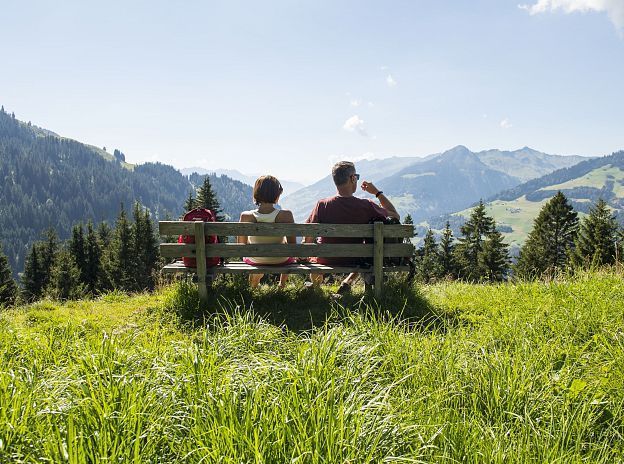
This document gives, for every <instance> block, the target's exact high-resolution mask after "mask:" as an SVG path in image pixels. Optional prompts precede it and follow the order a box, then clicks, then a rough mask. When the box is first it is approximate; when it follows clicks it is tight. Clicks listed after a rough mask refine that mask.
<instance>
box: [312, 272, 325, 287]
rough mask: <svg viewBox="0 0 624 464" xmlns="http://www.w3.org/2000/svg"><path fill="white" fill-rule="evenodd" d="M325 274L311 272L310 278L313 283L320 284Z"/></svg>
mask: <svg viewBox="0 0 624 464" xmlns="http://www.w3.org/2000/svg"><path fill="white" fill-rule="evenodd" d="M324 277H325V276H324V275H323V274H310V280H311V281H312V284H313V285H316V286H319V285H321V284H322V283H323V278H324Z"/></svg>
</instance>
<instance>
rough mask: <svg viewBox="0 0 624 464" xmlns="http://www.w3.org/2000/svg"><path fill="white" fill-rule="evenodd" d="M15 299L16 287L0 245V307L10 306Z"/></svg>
mask: <svg viewBox="0 0 624 464" xmlns="http://www.w3.org/2000/svg"><path fill="white" fill-rule="evenodd" d="M16 297H17V285H16V284H15V281H14V280H13V276H12V275H11V267H10V266H9V260H8V258H7V257H6V255H5V254H4V251H3V250H2V245H1V244H0V307H2V306H11V305H12V304H13V303H14V302H15V298H16Z"/></svg>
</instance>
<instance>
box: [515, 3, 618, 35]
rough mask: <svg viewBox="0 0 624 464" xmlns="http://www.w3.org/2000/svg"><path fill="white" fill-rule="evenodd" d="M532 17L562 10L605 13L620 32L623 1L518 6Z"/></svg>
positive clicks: (567, 11) (566, 11)
mask: <svg viewBox="0 0 624 464" xmlns="http://www.w3.org/2000/svg"><path fill="white" fill-rule="evenodd" d="M518 7H519V8H522V9H523V10H526V11H528V12H529V13H530V14H532V15H536V14H540V13H546V12H548V11H558V10H562V11H563V12H564V13H574V12H581V13H587V12H589V11H596V12H600V13H607V15H608V16H609V19H610V20H611V22H613V24H614V25H615V26H616V27H617V28H618V29H619V30H620V32H621V31H622V29H624V1H622V0H537V3H535V4H533V5H518Z"/></svg>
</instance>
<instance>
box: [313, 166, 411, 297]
mask: <svg viewBox="0 0 624 464" xmlns="http://www.w3.org/2000/svg"><path fill="white" fill-rule="evenodd" d="M332 177H333V179H334V184H336V190H337V191H338V194H337V195H335V196H333V197H329V198H325V199H323V200H319V201H318V202H317V203H316V205H315V206H314V209H313V210H312V213H310V216H309V217H308V219H307V220H306V222H311V223H321V224H323V223H325V224H368V223H369V222H370V221H371V220H373V219H383V218H385V217H393V218H396V219H400V216H399V213H398V212H397V210H396V208H395V207H394V205H393V204H392V203H390V200H388V198H387V197H386V196H385V195H384V194H383V192H382V191H381V190H379V189H378V188H377V187H375V186H374V185H373V184H372V182H367V181H362V185H361V188H362V190H364V191H365V192H367V193H370V194H371V195H375V197H376V198H377V199H378V200H379V202H380V203H381V205H378V204H376V203H375V202H373V201H372V200H369V199H364V198H358V197H355V196H353V194H354V193H355V192H356V190H357V183H358V180H359V179H360V175H359V174H357V173H356V171H355V165H354V164H353V163H351V162H349V161H340V162H339V163H336V164H335V165H334V167H333V168H332ZM303 241H304V243H362V242H363V239H361V238H346V237H345V238H340V237H318V238H317V237H305V238H304V240H303ZM313 261H314V262H317V263H319V264H347V263H350V262H351V263H352V261H353V260H350V258H313ZM356 277H357V274H355V273H352V274H349V276H348V277H347V278H346V279H345V280H344V281H343V282H342V284H341V285H340V288H339V289H338V293H343V292H345V291H348V290H349V289H350V288H351V283H352V282H353V280H354V279H355V278H356ZM311 279H312V282H313V283H314V284H320V283H321V282H322V281H323V275H322V274H313V275H312V276H311Z"/></svg>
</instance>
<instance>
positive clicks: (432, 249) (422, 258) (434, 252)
mask: <svg viewBox="0 0 624 464" xmlns="http://www.w3.org/2000/svg"><path fill="white" fill-rule="evenodd" d="M442 274H443V272H442V266H441V265H440V255H439V252H438V245H437V243H436V241H435V236H434V235H433V231H432V230H431V229H429V230H428V231H427V234H426V235H425V238H424V242H423V246H422V247H421V248H420V249H418V251H417V252H416V276H417V278H418V279H419V280H420V281H421V282H431V281H433V280H435V279H437V278H440V277H441V276H442Z"/></svg>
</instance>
